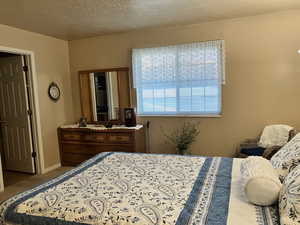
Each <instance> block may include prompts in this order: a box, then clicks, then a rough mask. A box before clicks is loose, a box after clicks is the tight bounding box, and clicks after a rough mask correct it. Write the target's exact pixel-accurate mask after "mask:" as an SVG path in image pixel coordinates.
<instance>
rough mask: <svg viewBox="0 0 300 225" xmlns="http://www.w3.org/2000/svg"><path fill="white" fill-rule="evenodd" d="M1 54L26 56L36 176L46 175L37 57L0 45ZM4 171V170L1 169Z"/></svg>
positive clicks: (31, 52)
mask: <svg viewBox="0 0 300 225" xmlns="http://www.w3.org/2000/svg"><path fill="white" fill-rule="evenodd" d="M0 52H5V53H12V54H17V55H22V56H25V58H26V61H27V66H28V76H29V80H30V88H29V89H30V92H31V94H30V95H29V96H30V101H31V104H32V106H31V107H32V120H31V122H32V128H33V130H32V132H31V133H32V139H33V141H34V143H33V145H34V146H33V147H34V151H35V152H36V157H35V164H36V171H35V172H36V174H43V173H46V172H47V171H46V169H45V167H44V165H45V164H44V152H43V139H42V129H41V117H40V106H39V94H38V79H37V72H36V66H35V56H34V52H33V51H30V50H23V49H17V48H11V47H6V46H1V45H0ZM1 170H2V168H1Z"/></svg>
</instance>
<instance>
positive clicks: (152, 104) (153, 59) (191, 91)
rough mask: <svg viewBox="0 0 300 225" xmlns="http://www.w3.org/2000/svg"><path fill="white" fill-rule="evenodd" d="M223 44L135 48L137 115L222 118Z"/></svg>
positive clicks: (209, 42)
mask: <svg viewBox="0 0 300 225" xmlns="http://www.w3.org/2000/svg"><path fill="white" fill-rule="evenodd" d="M223 45H224V44H223V41H208V42H199V43H191V44H183V45H176V46H166V47H159V48H145V49H133V52H132V63H133V77H134V87H135V88H136V90H137V112H138V115H219V114H220V113H221V92H222V90H221V87H222V82H223V81H224V66H223V64H224V60H223Z"/></svg>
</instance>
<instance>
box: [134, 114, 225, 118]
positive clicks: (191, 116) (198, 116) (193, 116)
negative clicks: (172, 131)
mask: <svg viewBox="0 0 300 225" xmlns="http://www.w3.org/2000/svg"><path fill="white" fill-rule="evenodd" d="M136 116H137V117H190V118H221V117H222V114H220V115H189V114H187V115H138V114H137V115H136Z"/></svg>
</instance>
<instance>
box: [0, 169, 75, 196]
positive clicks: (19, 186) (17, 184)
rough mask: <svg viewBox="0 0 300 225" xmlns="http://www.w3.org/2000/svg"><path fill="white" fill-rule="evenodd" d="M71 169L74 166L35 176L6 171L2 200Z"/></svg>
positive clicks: (1, 194) (0, 193) (1, 193)
mask: <svg viewBox="0 0 300 225" xmlns="http://www.w3.org/2000/svg"><path fill="white" fill-rule="evenodd" d="M70 169H72V167H60V168H58V169H56V170H53V171H51V172H49V173H46V174H43V175H34V176H33V175H28V174H22V173H13V172H8V173H6V172H5V173H4V174H3V176H4V183H5V188H4V192H0V202H2V201H4V200H6V199H8V198H10V197H11V196H13V195H15V194H18V193H20V192H23V191H26V190H28V189H30V188H33V187H35V186H37V185H39V184H42V183H44V182H46V181H48V180H50V179H52V178H54V177H57V176H59V175H61V174H63V173H64V172H66V171H68V170H70Z"/></svg>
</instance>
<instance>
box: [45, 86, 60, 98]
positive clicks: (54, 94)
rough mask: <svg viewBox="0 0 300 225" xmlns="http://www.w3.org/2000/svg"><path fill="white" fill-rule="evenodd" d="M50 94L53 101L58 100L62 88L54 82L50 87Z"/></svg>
mask: <svg viewBox="0 0 300 225" xmlns="http://www.w3.org/2000/svg"><path fill="white" fill-rule="evenodd" d="M48 95H49V97H50V98H51V99H52V100H53V101H57V100H58V99H59V97H60V90H59V87H58V85H57V84H56V83H54V82H52V83H51V84H50V85H49V88H48Z"/></svg>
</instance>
